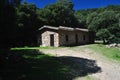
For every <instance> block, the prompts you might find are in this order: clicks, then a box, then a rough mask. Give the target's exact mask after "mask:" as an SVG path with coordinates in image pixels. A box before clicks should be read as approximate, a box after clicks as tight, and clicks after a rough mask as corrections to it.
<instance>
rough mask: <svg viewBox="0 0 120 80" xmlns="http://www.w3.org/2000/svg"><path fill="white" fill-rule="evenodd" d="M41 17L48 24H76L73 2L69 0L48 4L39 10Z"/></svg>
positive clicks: (72, 25) (59, 0)
mask: <svg viewBox="0 0 120 80" xmlns="http://www.w3.org/2000/svg"><path fill="white" fill-rule="evenodd" d="M37 12H38V15H39V19H40V20H41V21H42V22H43V23H45V24H46V25H52V26H60V25H63V26H71V27H74V26H76V20H77V19H76V17H75V16H74V10H73V4H72V2H70V1H68V0H58V2H56V3H55V4H51V5H48V6H46V7H45V8H43V9H39V10H38V11H37Z"/></svg>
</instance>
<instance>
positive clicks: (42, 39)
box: [38, 26, 94, 47]
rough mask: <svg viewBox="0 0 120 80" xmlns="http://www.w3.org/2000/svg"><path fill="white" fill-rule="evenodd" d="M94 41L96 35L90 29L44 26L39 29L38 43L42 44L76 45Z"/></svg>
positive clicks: (56, 45)
mask: <svg viewBox="0 0 120 80" xmlns="http://www.w3.org/2000/svg"><path fill="white" fill-rule="evenodd" d="M89 43H94V36H93V33H92V32H91V31H89V30H88V29H81V28H69V27H63V26H59V27H52V26H43V27H41V28H40V29H39V34H38V44H39V45H41V46H55V47H58V46H74V45H81V44H89Z"/></svg>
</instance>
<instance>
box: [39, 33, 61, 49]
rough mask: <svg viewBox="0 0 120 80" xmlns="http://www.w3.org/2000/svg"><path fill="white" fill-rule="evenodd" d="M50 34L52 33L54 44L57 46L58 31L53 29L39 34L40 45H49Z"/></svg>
mask: <svg viewBox="0 0 120 80" xmlns="http://www.w3.org/2000/svg"><path fill="white" fill-rule="evenodd" d="M50 34H54V46H55V47H58V46H59V44H58V42H59V41H58V39H59V38H58V33H57V32H53V31H45V32H43V33H42V35H41V40H42V46H50Z"/></svg>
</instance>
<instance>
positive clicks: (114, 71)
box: [40, 45, 120, 80]
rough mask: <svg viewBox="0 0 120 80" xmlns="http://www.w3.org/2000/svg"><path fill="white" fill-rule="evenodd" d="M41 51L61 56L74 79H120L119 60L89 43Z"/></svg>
mask: <svg viewBox="0 0 120 80" xmlns="http://www.w3.org/2000/svg"><path fill="white" fill-rule="evenodd" d="M40 51H41V52H43V53H45V54H52V55H55V56H56V57H58V58H60V60H61V61H62V62H63V63H64V64H65V65H67V66H68V68H69V71H70V74H72V75H73V76H74V77H73V78H72V80H120V63H119V61H116V60H111V59H109V58H107V57H105V56H104V55H103V54H101V53H100V51H98V52H97V51H94V50H92V49H91V48H89V45H84V46H77V47H60V48H53V49H51V48H50V49H49V48H48V49H44V48H42V49H40ZM103 52H104V51H103ZM118 52H120V51H118Z"/></svg>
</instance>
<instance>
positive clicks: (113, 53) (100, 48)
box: [87, 44, 120, 61]
mask: <svg viewBox="0 0 120 80" xmlns="http://www.w3.org/2000/svg"><path fill="white" fill-rule="evenodd" d="M87 48H89V49H92V50H94V51H95V52H98V53H101V54H102V55H104V56H105V57H107V58H109V59H112V60H117V61H120V50H119V49H117V48H107V47H106V46H105V45H103V44H91V45H88V46H87Z"/></svg>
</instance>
